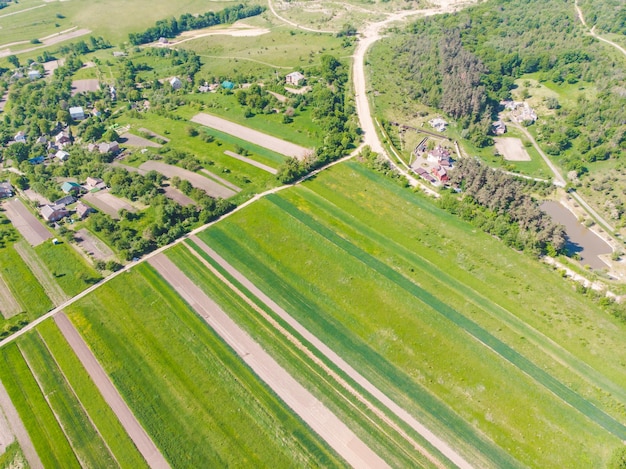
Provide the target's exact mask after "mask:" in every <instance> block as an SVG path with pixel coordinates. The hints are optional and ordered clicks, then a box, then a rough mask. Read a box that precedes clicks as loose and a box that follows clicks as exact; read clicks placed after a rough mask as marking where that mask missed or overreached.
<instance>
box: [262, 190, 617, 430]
mask: <svg viewBox="0 0 626 469" xmlns="http://www.w3.org/2000/svg"><path fill="white" fill-rule="evenodd" d="M268 200H269V201H270V202H272V203H273V204H274V205H276V206H277V207H279V208H281V209H282V210H284V211H285V213H287V214H288V215H289V216H291V217H292V218H294V219H295V220H298V221H299V222H300V223H302V224H303V225H305V226H307V227H309V228H310V229H311V230H313V231H314V232H316V233H317V234H318V235H319V236H321V237H323V238H324V239H326V240H327V241H328V242H329V243H331V244H333V245H334V246H336V247H338V248H339V249H341V250H342V251H344V252H346V253H347V254H348V255H350V256H352V257H354V258H355V259H357V260H358V261H359V262H361V263H363V264H364V265H366V266H367V267H368V268H370V269H373V270H374V271H376V272H378V274H379V275H382V276H383V277H385V278H387V279H388V280H389V281H390V282H393V283H395V284H396V285H397V286H398V287H400V288H402V289H403V290H405V291H406V292H407V293H409V294H410V295H412V296H413V297H414V298H415V299H417V300H418V301H420V302H422V303H424V304H425V305H427V306H429V307H430V308H432V309H433V310H434V311H436V312H437V313H439V314H440V315H441V316H442V317H444V318H446V319H447V320H449V321H450V322H451V323H452V324H454V325H455V326H457V327H459V328H461V329H462V330H464V331H465V332H466V333H467V334H468V335H469V336H470V337H472V338H473V339H475V340H476V341H478V342H479V343H480V344H482V345H484V346H485V347H486V348H488V349H489V350H491V351H492V352H493V353H494V354H495V355H496V356H498V357H500V358H501V359H502V360H504V361H506V362H508V363H510V364H511V365H513V367H514V368H516V369H517V370H519V371H520V372H521V373H524V374H525V375H527V376H529V377H530V378H531V379H533V380H534V381H535V382H536V383H537V384H538V385H540V386H542V387H543V388H545V389H546V390H548V391H549V392H550V393H552V394H553V395H554V396H556V397H557V398H558V399H559V400H560V401H562V402H563V403H565V404H567V405H569V406H571V407H572V408H574V409H576V410H577V411H578V412H579V413H580V414H582V415H583V416H585V417H586V418H587V419H589V420H590V421H592V422H594V423H595V424H597V425H598V426H600V427H601V428H603V429H605V430H607V431H608V432H609V433H611V434H613V435H615V436H617V437H618V438H620V439H622V440H626V426H625V425H624V424H622V423H621V422H620V421H618V420H617V419H615V418H614V417H612V416H611V415H609V414H607V413H606V412H604V411H603V410H602V409H600V408H599V407H597V406H596V405H595V404H593V403H592V402H591V401H589V400H588V399H586V398H584V397H583V396H581V395H580V394H578V393H577V392H576V391H574V390H573V389H571V388H570V387H568V386H566V385H565V384H563V383H562V382H561V381H559V380H558V379H556V378H555V377H554V376H552V375H551V374H549V373H548V372H546V371H545V370H543V369H542V368H540V367H539V366H538V365H536V364H535V363H534V362H532V361H530V360H529V359H528V358H526V357H525V356H524V355H522V354H521V353H519V352H518V351H517V350H515V349H514V348H512V347H511V346H509V345H507V344H505V343H504V342H502V341H501V340H500V339H498V338H497V337H495V336H494V335H492V334H491V333H490V332H488V331H487V330H486V329H484V328H483V327H482V326H480V325H478V324H477V323H475V322H474V321H472V320H471V319H469V318H467V317H466V316H464V315H463V314H461V313H459V312H458V311H457V310H456V309H454V308H452V307H451V306H449V305H447V304H446V303H444V302H443V301H441V300H439V299H438V298H436V297H434V296H433V295H432V294H431V293H429V292H427V291H426V290H424V289H423V288H421V287H419V286H418V285H416V284H415V283H413V282H412V281H411V280H410V279H408V278H407V277H405V276H404V275H402V274H401V273H400V272H397V271H395V270H394V269H393V268H391V267H389V266H387V265H386V264H384V263H383V262H382V261H380V260H379V259H377V258H376V257H374V256H372V255H371V254H368V253H367V252H365V251H364V250H363V249H361V248H359V247H358V246H356V245H354V244H352V243H351V242H350V241H348V240H346V239H344V238H342V237H341V236H339V235H338V234H336V233H334V232H333V231H331V230H329V229H328V228H326V227H325V226H323V225H321V224H320V223H318V222H317V221H316V220H314V219H313V218H312V217H310V216H309V215H307V214H305V213H303V212H302V211H300V210H299V209H298V208H297V207H295V206H294V205H292V204H291V203H290V202H288V201H287V200H284V199H282V198H280V197H278V196H269V197H268Z"/></svg>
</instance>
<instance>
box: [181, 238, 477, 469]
mask: <svg viewBox="0 0 626 469" xmlns="http://www.w3.org/2000/svg"><path fill="white" fill-rule="evenodd" d="M191 240H192V241H193V242H194V243H196V244H197V245H198V247H200V248H201V249H202V250H203V251H204V252H206V253H207V254H208V255H209V256H210V257H211V258H212V259H213V260H214V261H215V262H217V263H218V264H219V265H220V266H221V267H222V268H223V269H224V270H226V271H227V272H228V273H229V274H230V275H231V276H232V277H233V278H234V279H235V280H237V281H238V282H239V283H240V284H241V285H243V286H244V287H245V288H246V289H247V290H248V291H250V292H251V293H252V294H253V295H255V296H256V297H257V298H258V299H259V300H261V301H262V302H263V303H265V304H266V305H267V306H268V307H269V308H271V309H272V311H274V313H276V315H277V316H279V317H280V318H281V319H282V320H284V321H285V322H286V323H287V324H289V326H291V327H292V328H293V329H294V330H295V331H296V332H298V334H300V335H301V336H302V337H304V339H305V340H307V341H308V342H309V343H311V344H312V345H313V346H314V347H315V348H317V349H318V350H319V351H320V352H321V353H322V354H323V355H324V356H325V357H326V358H327V359H328V360H330V361H331V362H332V363H333V364H334V365H335V366H337V367H338V368H339V369H340V370H342V371H343V372H344V373H346V374H347V375H348V376H349V377H350V378H352V379H353V380H354V381H355V382H356V383H358V384H359V385H360V386H362V387H363V389H365V390H366V391H367V392H369V393H370V394H371V395H372V396H374V397H375V398H376V399H378V400H379V401H380V402H381V403H382V404H383V405H384V406H385V407H387V408H388V409H389V410H390V411H391V412H393V413H394V414H395V415H396V416H397V417H398V418H400V419H401V420H402V421H404V422H405V423H406V424H408V425H409V426H410V427H411V428H412V429H413V430H415V431H416V432H417V433H419V434H420V435H421V436H422V437H423V438H424V439H425V440H426V441H428V442H429V443H430V444H431V445H432V446H433V447H435V448H437V450H438V451H440V452H441V453H442V454H443V455H444V456H445V457H447V458H448V459H449V460H450V461H452V462H453V463H454V464H456V465H457V466H458V467H465V468H469V467H471V465H470V464H469V463H468V462H467V461H465V459H464V458H463V457H462V456H460V455H459V454H458V453H457V452H456V451H454V450H453V449H452V448H451V447H450V446H449V445H448V444H447V443H446V442H444V441H443V440H441V439H440V438H439V437H437V436H436V435H435V434H433V433H432V432H431V431H430V430H429V429H428V428H426V427H425V426H424V425H422V424H421V423H420V422H418V421H417V420H416V419H415V418H414V417H413V416H412V415H411V414H409V413H408V412H407V411H406V410H404V409H403V408H402V407H400V406H399V405H398V404H396V403H395V402H394V401H392V400H391V399H390V398H389V397H388V396H387V395H386V394H384V393H383V392H382V391H381V390H380V389H378V388H377V387H376V386H374V384H372V383H371V382H370V381H369V380H368V379H367V378H365V377H364V376H363V375H361V374H360V373H359V372H358V371H356V370H355V369H354V368H352V366H350V365H349V364H348V363H347V362H346V361H345V360H344V359H343V358H341V357H340V356H339V355H337V354H336V353H335V352H334V351H333V350H331V349H330V347H328V346H327V345H326V344H324V343H323V342H322V341H321V340H320V339H318V338H317V337H316V336H315V335H313V334H312V333H311V332H309V331H308V330H307V329H306V328H305V327H304V326H302V325H301V324H300V323H299V322H298V321H296V320H295V319H294V318H293V317H292V316H291V315H290V314H289V313H288V312H287V311H285V310H284V309H283V308H281V307H280V306H279V305H278V304H277V303H276V302H274V301H273V300H272V299H271V298H270V297H268V296H267V295H266V294H265V293H263V292H262V291H261V290H259V288H257V286H256V285H254V284H253V283H252V282H250V280H248V279H247V278H246V277H245V276H244V275H243V274H242V273H241V272H239V271H238V270H236V269H235V268H234V267H233V266H231V265H230V264H229V263H228V262H227V261H226V260H225V259H223V258H222V257H221V256H220V255H219V254H217V253H216V252H215V251H214V250H213V249H211V248H210V247H209V246H207V245H206V243H204V242H203V241H202V240H201V239H200V238H198V237H197V236H193V237H192V238H191Z"/></svg>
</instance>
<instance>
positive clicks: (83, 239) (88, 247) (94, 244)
mask: <svg viewBox="0 0 626 469" xmlns="http://www.w3.org/2000/svg"><path fill="white" fill-rule="evenodd" d="M79 240H80V241H79ZM74 241H76V244H78V245H79V246H80V248H81V249H82V250H83V251H85V252H86V253H87V254H90V255H92V256H93V257H94V258H95V259H98V260H101V261H108V260H110V259H113V258H114V257H115V253H114V252H113V251H112V250H111V248H109V246H107V245H106V244H104V243H103V242H102V241H100V240H99V239H98V238H96V237H95V236H94V235H92V234H91V233H90V232H89V231H87V229H86V228H82V229H80V230H78V231H77V232H76V233H75V234H74Z"/></svg>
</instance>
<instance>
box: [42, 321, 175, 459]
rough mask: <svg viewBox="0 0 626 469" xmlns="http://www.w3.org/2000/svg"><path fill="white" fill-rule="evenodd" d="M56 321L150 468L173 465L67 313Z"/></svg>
mask: <svg viewBox="0 0 626 469" xmlns="http://www.w3.org/2000/svg"><path fill="white" fill-rule="evenodd" d="M54 321H55V322H56V324H57V326H58V327H59V329H60V330H61V332H62V333H63V336H64V337H65V339H66V340H67V342H68V343H69V344H70V347H72V350H73V351H74V353H75V354H76V356H77V357H78V359H79V360H80V362H81V363H82V364H83V366H84V367H85V369H86V370H87V373H89V376H90V377H91V379H92V380H93V382H94V383H95V384H96V386H98V389H99V390H100V392H101V393H102V396H103V397H104V400H105V401H106V403H107V404H108V405H109V407H111V410H113V412H115V415H116V416H117V418H118V419H119V421H120V423H121V424H122V426H123V427H124V430H126V433H128V436H130V438H131V439H132V440H133V443H135V446H136V447H137V449H138V450H139V452H140V453H141V455H142V456H143V457H144V459H145V460H146V462H147V463H148V465H149V466H150V467H151V468H169V467H170V465H169V464H168V463H167V461H166V460H165V458H164V457H163V455H162V454H161V453H160V451H159V450H158V448H157V447H156V445H155V444H154V442H153V441H152V440H151V439H150V437H149V436H148V434H147V433H146V431H145V430H144V429H143V427H142V426H141V424H140V423H139V422H138V421H137V419H136V418H135V416H134V415H133V412H132V411H131V410H130V408H129V407H128V406H127V405H126V402H124V400H123V399H122V396H120V394H119V392H118V391H117V389H116V388H115V386H114V385H113V383H112V382H111V380H110V379H109V377H108V376H107V374H106V372H105V371H104V368H102V366H101V365H100V363H99V362H98V360H96V357H95V356H94V354H93V353H92V352H91V350H89V347H87V344H86V343H85V341H84V340H83V338H82V337H81V335H80V334H79V333H78V331H77V330H76V328H75V327H74V325H73V324H72V323H71V322H70V320H69V319H68V318H67V316H66V315H65V314H64V313H59V314H57V315H56V316H54Z"/></svg>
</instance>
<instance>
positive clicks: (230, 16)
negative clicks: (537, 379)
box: [128, 4, 265, 46]
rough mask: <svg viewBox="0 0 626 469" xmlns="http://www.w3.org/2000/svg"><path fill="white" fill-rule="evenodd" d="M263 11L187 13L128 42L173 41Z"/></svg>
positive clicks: (238, 9) (241, 7) (255, 8)
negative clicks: (199, 30)
mask: <svg viewBox="0 0 626 469" xmlns="http://www.w3.org/2000/svg"><path fill="white" fill-rule="evenodd" d="M263 11H265V7H262V6H259V5H253V6H245V5H242V4H239V5H235V6H232V7H226V8H224V9H223V10H220V11H218V12H217V13H216V12H213V11H209V12H207V13H204V14H202V15H197V16H196V15H192V14H190V13H185V14H184V15H181V16H180V17H179V18H178V19H176V18H171V19H166V20H159V21H157V23H156V25H155V26H153V27H152V28H148V29H147V30H145V31H143V32H141V33H130V34H129V35H128V40H129V41H130V43H131V44H133V45H135V46H137V45H140V44H147V43H149V42H154V41H158V40H159V39H160V38H162V37H163V38H167V39H172V38H174V37H176V36H177V35H178V34H180V33H182V32H184V31H191V30H194V29H202V28H208V27H210V26H216V25H218V24H225V23H234V22H235V21H237V20H240V19H242V18H248V17H249V16H256V15H260V14H261V13H263Z"/></svg>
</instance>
